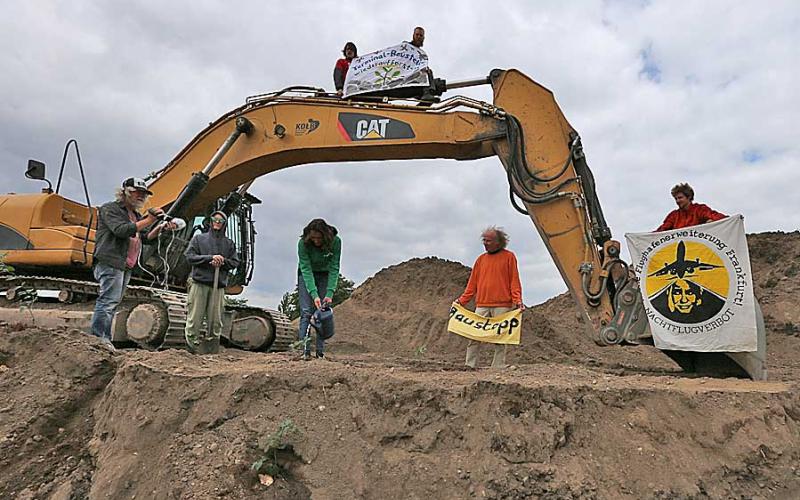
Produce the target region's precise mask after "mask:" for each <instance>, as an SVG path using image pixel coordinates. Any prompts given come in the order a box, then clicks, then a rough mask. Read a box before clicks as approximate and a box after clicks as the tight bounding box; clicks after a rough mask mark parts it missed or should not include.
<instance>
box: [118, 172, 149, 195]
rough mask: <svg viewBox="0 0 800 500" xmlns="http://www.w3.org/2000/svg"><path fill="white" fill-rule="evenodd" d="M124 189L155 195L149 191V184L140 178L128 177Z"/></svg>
mask: <svg viewBox="0 0 800 500" xmlns="http://www.w3.org/2000/svg"><path fill="white" fill-rule="evenodd" d="M122 187H123V188H129V187H132V188H133V189H135V190H137V191H144V192H146V193H147V194H149V195H151V196H152V195H153V192H152V191H150V190H149V189H147V184H146V183H145V182H144V179H140V178H138V177H128V178H127V179H125V182H123V183H122Z"/></svg>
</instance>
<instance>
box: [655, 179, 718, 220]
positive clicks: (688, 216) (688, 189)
mask: <svg viewBox="0 0 800 500" xmlns="http://www.w3.org/2000/svg"><path fill="white" fill-rule="evenodd" d="M670 192H671V194H672V197H673V198H675V203H676V204H677V205H678V208H677V209H676V210H673V211H672V212H670V213H669V214H668V215H667V217H666V218H665V219H664V222H662V223H661V225H660V226H658V229H656V231H668V230H670V229H681V228H684V227H689V226H696V225H698V224H705V223H706V222H714V221H718V220H720V219H724V218H725V217H727V215H725V214H723V213H720V212H717V211H716V210H713V209H711V208H710V207H709V206H708V205H703V204H702V203H694V189H692V186H690V185H689V184H687V183H685V182H684V183H682V184H677V185H675V186H673V188H672V190H671V191H670Z"/></svg>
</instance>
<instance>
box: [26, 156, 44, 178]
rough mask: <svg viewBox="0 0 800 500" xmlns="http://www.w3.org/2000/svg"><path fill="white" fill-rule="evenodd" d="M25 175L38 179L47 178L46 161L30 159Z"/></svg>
mask: <svg viewBox="0 0 800 500" xmlns="http://www.w3.org/2000/svg"><path fill="white" fill-rule="evenodd" d="M25 177H27V178H28V179H35V180H37V181H43V180H45V178H44V163H42V162H40V161H37V160H28V170H27V171H26V172H25Z"/></svg>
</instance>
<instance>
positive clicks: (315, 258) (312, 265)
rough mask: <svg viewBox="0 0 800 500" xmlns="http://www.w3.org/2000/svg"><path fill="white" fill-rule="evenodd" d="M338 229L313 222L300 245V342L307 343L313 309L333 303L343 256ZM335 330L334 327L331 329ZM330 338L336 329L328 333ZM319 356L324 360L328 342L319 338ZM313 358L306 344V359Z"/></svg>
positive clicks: (320, 222)
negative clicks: (340, 261)
mask: <svg viewBox="0 0 800 500" xmlns="http://www.w3.org/2000/svg"><path fill="white" fill-rule="evenodd" d="M337 233H338V231H337V230H336V228H335V227H333V226H330V225H328V223H327V222H325V221H324V220H323V219H314V220H312V221H311V222H309V223H308V225H307V226H306V227H305V228H304V229H303V234H302V236H300V241H298V242H297V257H298V266H297V291H298V299H299V302H300V332H299V338H300V340H301V341H302V340H305V338H306V334H307V333H308V324H309V321H310V320H311V315H312V314H313V313H314V308H316V309H320V308H322V307H323V306H324V305H328V306H329V305H330V304H331V302H333V292H335V291H336V285H337V283H338V282H339V259H340V257H341V254H342V240H341V239H339V236H338V235H337ZM331 326H332V325H331ZM326 333H327V335H328V336H329V337H330V336H331V335H332V334H333V329H332V328H331V331H328V332H326ZM316 345H317V351H316V356H317V357H318V358H322V357H323V356H324V350H325V339H323V338H322V335H317V342H316ZM310 357H311V349H310V347H309V345H308V343H306V344H305V349H304V351H303V359H309V358H310Z"/></svg>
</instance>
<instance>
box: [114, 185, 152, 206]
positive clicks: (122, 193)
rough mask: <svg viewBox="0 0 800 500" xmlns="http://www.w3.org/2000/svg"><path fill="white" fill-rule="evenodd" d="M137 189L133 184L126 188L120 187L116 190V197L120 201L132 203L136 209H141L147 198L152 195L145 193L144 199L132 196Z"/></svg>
mask: <svg viewBox="0 0 800 500" xmlns="http://www.w3.org/2000/svg"><path fill="white" fill-rule="evenodd" d="M135 191H137V189H136V188H135V187H131V186H128V187H125V188H122V187H118V188H117V189H115V190H114V199H115V200H117V201H118V202H121V203H126V204H128V205H130V206H131V207H133V208H134V209H136V210H141V209H142V207H144V204H145V202H146V201H147V198H149V197H150V195H149V194H145V196H144V199H143V200H141V201H140V200H138V199H136V198H134V197H133V196H131V195H132V194H133V193H134V192H135Z"/></svg>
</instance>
